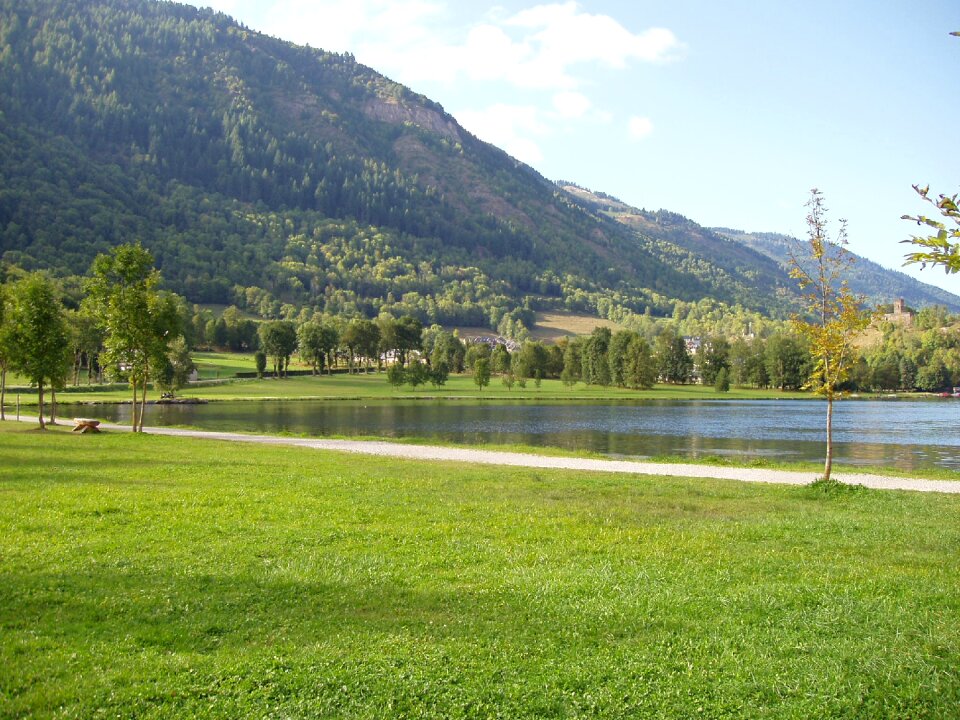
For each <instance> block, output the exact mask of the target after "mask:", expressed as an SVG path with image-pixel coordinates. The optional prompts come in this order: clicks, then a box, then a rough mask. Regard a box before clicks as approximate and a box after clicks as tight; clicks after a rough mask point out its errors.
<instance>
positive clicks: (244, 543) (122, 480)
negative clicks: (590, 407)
mask: <svg viewBox="0 0 960 720" xmlns="http://www.w3.org/2000/svg"><path fill="white" fill-rule="evenodd" d="M0 457H2V458H3V462H2V463H0V498H2V502H0V527H3V529H4V532H3V533H0V688H2V692H0V717H101V716H102V717H108V716H109V717H204V718H237V717H355V718H393V717H404V716H405V717H428V718H429V717H436V718H441V717H442V718H458V717H509V718H523V717H531V718H532V717H538V718H540V717H625V718H626V717H629V718H645V717H649V718H662V717H678V718H679V717H683V718H686V717H710V718H751V717H756V718H807V717H858V718H873V717H877V718H881V717H882V718H900V717H916V718H928V717H929V718H940V717H943V718H947V717H952V716H954V714H955V711H956V708H957V707H960V674H958V670H957V668H958V667H960V552H958V549H960V498H958V497H956V496H944V495H926V494H919V493H902V492H880V491H869V490H864V489H858V488H852V489H842V491H838V490H836V489H833V488H830V489H819V488H796V487H781V486H762V485H750V484H742V483H735V482H724V481H703V480H685V479H675V478H666V477H630V476H606V475H599V474H589V473H577V472H557V471H544V470H528V469H509V468H492V467H478V466H469V465H458V464H452V463H427V462H408V461H401V460H392V459H389V458H370V457H358V456H348V455H341V454H336V453H326V452H317V451H309V450H303V449H295V448H278V447H248V446H241V447H238V446H236V445H233V444H226V443H218V442H212V441H192V440H187V439H181V438H166V437H156V436H136V435H133V434H129V433H107V434H101V435H86V436H80V435H76V434H71V433H69V432H68V431H67V430H66V429H65V428H59V429H57V430H54V431H51V432H48V433H46V434H43V433H40V432H37V431H33V430H28V429H26V428H24V427H23V426H19V425H14V424H11V423H7V424H0Z"/></svg>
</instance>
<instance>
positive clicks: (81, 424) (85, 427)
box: [73, 418, 100, 433]
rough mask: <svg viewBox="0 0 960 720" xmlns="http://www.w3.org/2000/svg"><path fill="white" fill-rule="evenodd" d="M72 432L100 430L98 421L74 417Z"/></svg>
mask: <svg viewBox="0 0 960 720" xmlns="http://www.w3.org/2000/svg"><path fill="white" fill-rule="evenodd" d="M73 432H82V433H88V432H100V421H99V420H91V419H90V418H74V419H73Z"/></svg>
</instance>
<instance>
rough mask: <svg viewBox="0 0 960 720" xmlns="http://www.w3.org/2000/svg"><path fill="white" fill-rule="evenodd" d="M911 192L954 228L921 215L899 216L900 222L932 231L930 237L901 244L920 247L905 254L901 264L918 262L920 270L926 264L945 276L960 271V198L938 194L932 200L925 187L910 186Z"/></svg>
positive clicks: (959, 196)
mask: <svg viewBox="0 0 960 720" xmlns="http://www.w3.org/2000/svg"><path fill="white" fill-rule="evenodd" d="M913 189H914V190H915V191H916V192H917V194H918V195H919V196H920V197H921V198H923V200H924V201H926V202H928V203H930V204H931V205H933V206H934V207H935V208H937V210H939V211H940V214H941V215H942V216H943V217H944V218H946V220H948V221H949V222H950V223H952V224H953V226H954V227H950V226H948V224H947V222H944V221H942V220H936V219H934V218H929V217H926V216H924V215H903V216H901V219H902V220H913V221H914V222H916V223H917V225H924V226H926V227H929V228H932V229H933V231H934V232H933V234H931V235H927V236H917V235H914V236H913V237H912V238H910V239H909V240H903V241H902V242H905V243H911V244H913V245H914V246H916V247H919V248H924V249H923V250H917V251H915V252H912V253H908V254H907V255H906V256H905V257H906V262H905V263H904V264H905V265H910V264H913V263H920V266H921V267H924V268H925V267H926V266H927V265H936V266H939V267H942V268H943V269H944V271H945V272H947V273H948V274H949V273H955V272H960V209H958V207H957V202H958V198H960V195H940V196H939V197H938V198H936V199H934V198H932V197H930V186H929V185H927V186H925V187H920V186H919V185H914V186H913Z"/></svg>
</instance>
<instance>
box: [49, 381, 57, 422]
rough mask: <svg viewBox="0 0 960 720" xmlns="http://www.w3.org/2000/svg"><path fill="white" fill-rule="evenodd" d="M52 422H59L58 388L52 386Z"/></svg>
mask: <svg viewBox="0 0 960 720" xmlns="http://www.w3.org/2000/svg"><path fill="white" fill-rule="evenodd" d="M50 424H51V425H56V424H57V389H56V388H55V387H54V386H53V385H51V386H50Z"/></svg>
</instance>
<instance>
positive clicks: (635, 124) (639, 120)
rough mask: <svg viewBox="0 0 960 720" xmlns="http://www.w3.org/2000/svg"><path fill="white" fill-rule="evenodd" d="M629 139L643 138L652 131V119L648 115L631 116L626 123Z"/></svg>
mask: <svg viewBox="0 0 960 720" xmlns="http://www.w3.org/2000/svg"><path fill="white" fill-rule="evenodd" d="M627 131H628V133H629V134H630V139H631V140H643V139H644V138H647V137H649V136H650V135H651V133H653V121H652V120H651V119H650V118H648V117H640V116H637V115H635V116H633V117H632V118H630V121H629V122H628V124H627Z"/></svg>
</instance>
